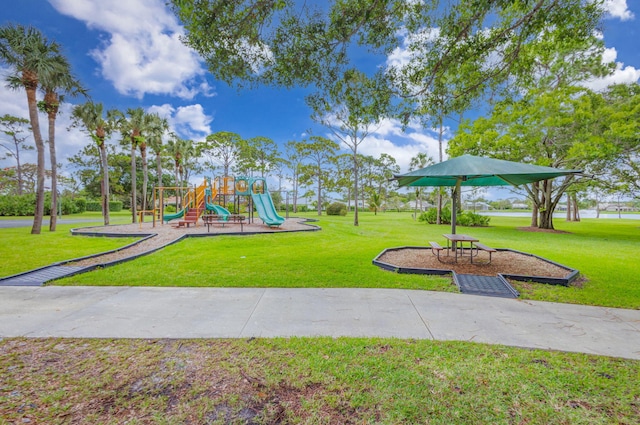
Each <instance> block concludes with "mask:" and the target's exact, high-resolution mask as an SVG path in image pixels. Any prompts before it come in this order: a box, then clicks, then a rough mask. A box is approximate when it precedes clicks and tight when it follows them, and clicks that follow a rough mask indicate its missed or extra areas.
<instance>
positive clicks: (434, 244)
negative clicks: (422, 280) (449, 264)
mask: <svg viewBox="0 0 640 425" xmlns="http://www.w3.org/2000/svg"><path fill="white" fill-rule="evenodd" d="M429 245H430V246H431V252H432V253H433V255H435V256H437V257H438V261H440V251H442V250H443V249H444V248H443V247H442V245H440V244H439V243H438V242H429Z"/></svg>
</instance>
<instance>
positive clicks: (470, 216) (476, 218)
mask: <svg viewBox="0 0 640 425" xmlns="http://www.w3.org/2000/svg"><path fill="white" fill-rule="evenodd" d="M489 220H490V217H487V216H485V215H480V214H476V213H474V212H472V211H462V212H461V213H460V214H458V215H457V217H456V222H457V223H458V224H459V225H460V226H469V227H487V226H488V225H489Z"/></svg>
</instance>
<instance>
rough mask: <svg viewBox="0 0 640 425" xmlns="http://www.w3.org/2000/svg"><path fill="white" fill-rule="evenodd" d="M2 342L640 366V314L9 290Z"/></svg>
mask: <svg viewBox="0 0 640 425" xmlns="http://www.w3.org/2000/svg"><path fill="white" fill-rule="evenodd" d="M0 336H1V337H19V336H24V337H73V338H249V337H290V336H303V337H312V336H331V337H341V336H345V337H393V338H416V339H434V340H459V341H473V342H481V343H489V344H502V345H509V346H516V347H527V348H537V349H551V350H560V351H570V352H581V353H588V354H597V355H604V356H613V357H624V358H630V359H638V360H640V310H625V309H614V308H605V307H592V306H581V305H572V304H556V303H548V302H537V301H517V300H511V299H502V298H492V297H476V296H471V295H464V294H453V293H444V292H429V291H415V290H396V289H350V288H336V289H281V288H155V287H153V288H149V287H144V288H143V287H55V286H54V287H35V288H34V287H0Z"/></svg>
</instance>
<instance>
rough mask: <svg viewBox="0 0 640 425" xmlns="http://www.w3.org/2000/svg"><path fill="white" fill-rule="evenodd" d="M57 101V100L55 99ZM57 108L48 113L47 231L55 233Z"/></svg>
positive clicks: (56, 205)
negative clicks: (48, 194)
mask: <svg viewBox="0 0 640 425" xmlns="http://www.w3.org/2000/svg"><path fill="white" fill-rule="evenodd" d="M56 100H57V99H56ZM57 113H58V108H54V110H53V111H50V112H49V113H48V118H49V161H50V162H51V211H49V231H50V232H55V231H56V225H57V223H58V216H57V213H58V160H57V158H56V114H57Z"/></svg>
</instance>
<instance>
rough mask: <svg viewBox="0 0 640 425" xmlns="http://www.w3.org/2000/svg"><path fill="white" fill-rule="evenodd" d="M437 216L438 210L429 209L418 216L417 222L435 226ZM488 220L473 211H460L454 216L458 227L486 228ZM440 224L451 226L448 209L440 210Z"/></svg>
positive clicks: (449, 210)
mask: <svg viewBox="0 0 640 425" xmlns="http://www.w3.org/2000/svg"><path fill="white" fill-rule="evenodd" d="M437 214H438V210H437V209H436V208H429V209H428V210H427V211H425V212H423V213H422V214H420V215H419V216H418V221H423V222H426V223H427V224H436V223H437ZM490 220H491V218H490V217H487V216H485V215H480V214H477V213H474V212H473V211H462V212H461V213H459V214H458V215H456V224H457V225H458V226H468V227H487V226H489V221H490ZM440 224H451V209H450V208H449V207H445V208H443V209H442V214H441V215H440Z"/></svg>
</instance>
